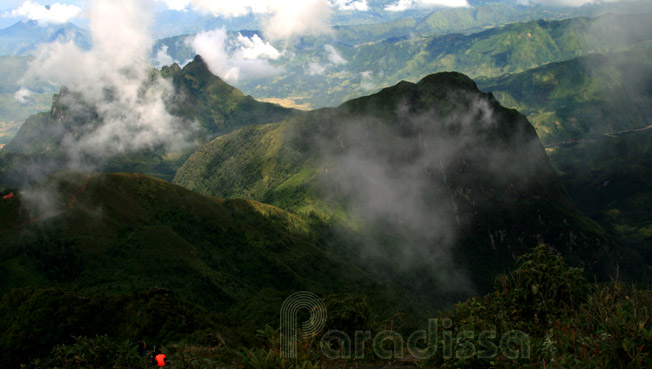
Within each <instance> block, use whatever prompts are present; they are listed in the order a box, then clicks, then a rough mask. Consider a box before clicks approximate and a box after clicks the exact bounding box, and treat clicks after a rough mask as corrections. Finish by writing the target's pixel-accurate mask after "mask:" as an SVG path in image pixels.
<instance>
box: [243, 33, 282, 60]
mask: <svg viewBox="0 0 652 369" xmlns="http://www.w3.org/2000/svg"><path fill="white" fill-rule="evenodd" d="M237 43H238V44H240V46H239V47H238V50H239V52H240V53H241V55H242V57H243V58H244V59H260V58H267V59H278V58H279V56H281V53H280V52H279V51H278V50H277V49H276V48H275V47H274V46H272V45H271V44H270V43H269V42H264V41H263V40H262V39H261V38H260V36H258V35H254V36H253V37H251V38H249V37H245V36H243V35H242V34H240V33H239V34H238V38H237Z"/></svg>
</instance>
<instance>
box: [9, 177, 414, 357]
mask: <svg viewBox="0 0 652 369" xmlns="http://www.w3.org/2000/svg"><path fill="white" fill-rule="evenodd" d="M83 181H84V175H82V174H80V173H61V174H59V175H57V176H54V177H51V178H50V179H49V180H48V181H46V182H44V183H41V184H39V185H38V186H36V187H32V188H26V189H24V190H22V191H20V192H19V193H18V194H17V196H16V197H15V198H13V199H10V200H2V201H1V202H0V224H1V226H0V227H2V228H0V281H1V282H0V293H2V300H1V303H0V311H2V318H0V332H2V333H1V334H0V348H1V349H2V350H3V352H5V353H7V357H8V358H11V363H10V364H12V365H13V364H17V363H18V362H25V360H26V359H28V358H34V357H37V356H41V355H45V354H46V353H47V351H48V350H50V349H51V348H52V347H53V346H54V345H55V344H74V342H73V340H72V337H77V336H88V337H94V336H95V335H109V336H110V337H111V339H112V340H117V341H115V342H124V341H126V340H131V341H137V340H141V339H145V340H147V341H148V342H150V343H158V344H159V345H161V344H165V345H166V346H168V345H171V344H174V343H176V342H185V343H193V342H194V343H196V344H197V345H207V344H212V341H210V340H209V339H210V337H211V335H214V334H215V332H216V331H219V332H221V334H223V335H224V337H225V339H226V340H227V341H229V342H230V343H231V344H232V345H235V347H237V345H239V344H243V343H247V342H249V343H250V342H255V340H256V338H255V336H254V333H255V331H256V329H257V328H259V327H262V326H264V325H265V324H273V325H276V324H278V312H279V311H280V306H281V303H282V302H283V300H284V299H285V298H286V297H287V296H289V295H290V294H291V293H293V292H295V291H298V290H308V291H314V292H315V293H319V294H321V295H330V294H333V293H346V292H348V293H354V292H356V293H364V294H365V295H366V296H370V299H371V301H373V302H374V303H378V304H381V306H382V307H383V309H386V311H383V310H381V312H382V314H386V313H390V314H391V311H394V312H396V311H399V310H402V309H405V310H409V309H410V305H412V308H414V305H413V304H412V301H413V299H414V297H411V296H409V295H407V296H406V294H405V293H402V292H400V291H399V290H398V289H397V288H396V287H393V284H392V283H391V282H380V281H376V280H374V279H373V277H371V276H370V275H369V274H367V273H365V272H364V271H362V270H361V269H359V268H358V267H356V266H354V265H352V264H351V263H349V262H347V261H345V260H344V259H342V258H340V257H339V256H337V255H335V254H333V253H330V252H327V251H325V250H323V249H321V248H319V247H318V246H317V241H316V239H315V237H316V236H317V234H316V233H315V232H314V231H313V230H312V229H310V228H309V227H308V226H307V224H306V223H305V222H304V221H303V220H301V219H300V218H298V217H296V216H294V215H292V214H289V213H286V212H284V211H282V210H280V209H278V208H274V207H272V206H269V205H264V204H261V203H257V202H254V201H249V200H219V199H216V198H211V197H206V196H201V195H198V194H195V193H193V192H191V191H189V190H186V189H183V188H181V187H179V186H176V185H172V184H170V183H167V182H164V181H161V180H157V179H154V178H151V177H147V176H144V175H138V174H97V175H93V176H91V178H90V180H89V181H88V184H87V187H86V189H85V191H83V192H82V193H81V194H79V195H78V196H77V198H76V201H75V202H74V206H72V208H71V209H70V210H67V211H66V210H65V209H66V204H67V203H69V201H70V198H69V196H70V195H71V194H73V193H75V192H76V191H77V190H78V189H79V188H80V186H81V184H82V183H83ZM32 198H37V199H41V200H38V201H39V202H38V203H36V204H35V203H34V202H30V201H33V200H31V199H32ZM46 203H47V207H46V205H45V204H46ZM38 205H41V206H40V207H39V206H38ZM26 210H30V211H29V212H28V211H26ZM38 216H44V218H42V219H40V220H38V221H34V222H32V223H30V224H27V225H23V224H25V222H26V221H28V220H29V219H34V218H35V217H38ZM209 312H210V313H209ZM415 319H416V318H415ZM29 327H32V328H29ZM213 339H215V337H214V336H213ZM252 340H253V341H252ZM232 347H234V346H232ZM62 355H63V354H62ZM98 355H99V354H98ZM62 360H63V359H62ZM87 365H90V364H87Z"/></svg>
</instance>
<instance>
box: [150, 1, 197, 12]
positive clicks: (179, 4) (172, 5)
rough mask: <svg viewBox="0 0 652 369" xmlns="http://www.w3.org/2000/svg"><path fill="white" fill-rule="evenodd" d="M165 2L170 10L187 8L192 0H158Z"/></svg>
mask: <svg viewBox="0 0 652 369" xmlns="http://www.w3.org/2000/svg"><path fill="white" fill-rule="evenodd" d="M158 1H160V2H164V3H165V4H166V5H167V6H168V8H169V9H170V10H178V11H182V10H186V8H187V7H188V5H190V0H158Z"/></svg>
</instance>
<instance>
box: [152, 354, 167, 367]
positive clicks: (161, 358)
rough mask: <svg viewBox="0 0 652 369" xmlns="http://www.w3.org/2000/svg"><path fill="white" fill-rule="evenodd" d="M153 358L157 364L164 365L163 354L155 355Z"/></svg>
mask: <svg viewBox="0 0 652 369" xmlns="http://www.w3.org/2000/svg"><path fill="white" fill-rule="evenodd" d="M154 359H155V360H156V363H157V364H158V366H165V355H163V354H158V355H156V357H154Z"/></svg>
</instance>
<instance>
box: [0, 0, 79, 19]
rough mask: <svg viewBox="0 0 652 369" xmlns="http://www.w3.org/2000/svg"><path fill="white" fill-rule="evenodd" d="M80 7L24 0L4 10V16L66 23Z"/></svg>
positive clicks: (74, 15)
mask: <svg viewBox="0 0 652 369" xmlns="http://www.w3.org/2000/svg"><path fill="white" fill-rule="evenodd" d="M81 11H82V9H81V8H80V7H77V6H74V5H67V4H61V3H54V4H52V5H41V4H38V3H36V2H33V1H29V0H28V1H25V2H24V3H23V4H22V5H21V6H19V7H18V8H16V9H14V10H11V11H8V12H5V13H4V14H3V16H5V17H17V18H26V19H30V20H35V21H38V22H39V23H66V22H68V21H69V20H71V19H73V18H75V17H77V16H78V15H79V13H81Z"/></svg>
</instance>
